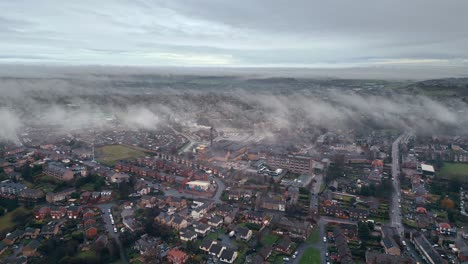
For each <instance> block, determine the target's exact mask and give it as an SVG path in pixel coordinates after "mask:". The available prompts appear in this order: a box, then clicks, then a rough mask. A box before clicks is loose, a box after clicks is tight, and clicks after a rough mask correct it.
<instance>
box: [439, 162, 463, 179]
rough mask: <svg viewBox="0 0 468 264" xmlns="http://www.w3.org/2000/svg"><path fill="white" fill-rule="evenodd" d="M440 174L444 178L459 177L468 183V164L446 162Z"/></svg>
mask: <svg viewBox="0 0 468 264" xmlns="http://www.w3.org/2000/svg"><path fill="white" fill-rule="evenodd" d="M438 174H439V175H440V176H441V177H442V178H446V179H459V180H461V181H464V182H465V183H468V164H463V163H448V162H445V163H444V166H442V168H441V169H440V172H439V173H438Z"/></svg>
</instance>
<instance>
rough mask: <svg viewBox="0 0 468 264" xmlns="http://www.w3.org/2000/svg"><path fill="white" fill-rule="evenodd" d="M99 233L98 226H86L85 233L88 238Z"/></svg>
mask: <svg viewBox="0 0 468 264" xmlns="http://www.w3.org/2000/svg"><path fill="white" fill-rule="evenodd" d="M97 234H98V229H97V227H96V226H94V225H91V226H89V227H86V228H85V235H86V237H87V238H94V237H96V236H97Z"/></svg>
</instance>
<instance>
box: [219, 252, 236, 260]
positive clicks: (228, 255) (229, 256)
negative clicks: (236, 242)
mask: <svg viewBox="0 0 468 264" xmlns="http://www.w3.org/2000/svg"><path fill="white" fill-rule="evenodd" d="M236 258H237V251H234V250H231V249H225V250H223V251H222V253H221V256H220V257H219V260H220V261H222V262H225V263H234V261H235V260H236Z"/></svg>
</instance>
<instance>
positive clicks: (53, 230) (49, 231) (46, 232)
mask: <svg viewBox="0 0 468 264" xmlns="http://www.w3.org/2000/svg"><path fill="white" fill-rule="evenodd" d="M58 233H59V225H58V224H57V222H50V223H48V224H47V225H43V226H42V228H41V233H40V235H41V236H44V237H46V238H50V237H51V236H55V235H57V234H58Z"/></svg>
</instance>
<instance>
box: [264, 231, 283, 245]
mask: <svg viewBox="0 0 468 264" xmlns="http://www.w3.org/2000/svg"><path fill="white" fill-rule="evenodd" d="M278 239H279V236H278V235H275V234H267V235H265V236H263V237H262V240H261V243H262V245H264V246H267V245H268V246H271V245H273V244H274V243H275V242H276V241H277V240H278Z"/></svg>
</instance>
